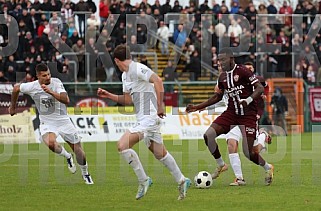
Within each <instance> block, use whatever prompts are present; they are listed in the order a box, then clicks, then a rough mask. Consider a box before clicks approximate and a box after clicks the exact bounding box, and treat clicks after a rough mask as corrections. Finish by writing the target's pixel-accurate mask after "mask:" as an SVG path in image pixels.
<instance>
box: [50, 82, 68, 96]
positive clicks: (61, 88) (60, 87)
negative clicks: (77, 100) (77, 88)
mask: <svg viewBox="0 0 321 211" xmlns="http://www.w3.org/2000/svg"><path fill="white" fill-rule="evenodd" d="M52 80H53V82H54V83H55V84H56V85H57V86H56V87H57V88H56V89H57V90H56V92H57V93H58V94H59V93H62V92H66V90H65V87H64V85H63V84H62V82H61V80H60V79H58V78H52Z"/></svg>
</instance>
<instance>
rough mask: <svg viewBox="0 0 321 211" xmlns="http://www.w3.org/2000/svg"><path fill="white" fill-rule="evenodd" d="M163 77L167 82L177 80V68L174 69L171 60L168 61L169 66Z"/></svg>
mask: <svg viewBox="0 0 321 211" xmlns="http://www.w3.org/2000/svg"><path fill="white" fill-rule="evenodd" d="M162 76H163V77H164V79H165V81H174V80H175V79H176V78H177V77H176V72H175V68H174V67H173V62H172V61H171V60H168V61H167V66H166V67H165V68H164V70H163V73H162Z"/></svg>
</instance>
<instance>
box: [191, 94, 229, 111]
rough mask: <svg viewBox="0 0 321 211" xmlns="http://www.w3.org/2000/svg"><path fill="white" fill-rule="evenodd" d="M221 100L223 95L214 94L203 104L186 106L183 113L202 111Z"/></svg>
mask: <svg viewBox="0 0 321 211" xmlns="http://www.w3.org/2000/svg"><path fill="white" fill-rule="evenodd" d="M222 98H223V94H221V93H217V92H214V95H213V96H212V97H211V98H210V99H208V100H207V101H205V102H202V103H200V104H198V105H192V104H189V105H187V106H186V109H185V111H186V112H187V113H190V112H194V111H201V110H204V109H205V108H206V107H208V106H211V105H213V104H215V103H218V102H220V101H221V100H222Z"/></svg>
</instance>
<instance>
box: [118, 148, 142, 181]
mask: <svg viewBox="0 0 321 211" xmlns="http://www.w3.org/2000/svg"><path fill="white" fill-rule="evenodd" d="M120 154H121V155H122V156H123V158H124V159H125V160H126V162H127V163H128V164H129V165H131V167H132V168H133V169H134V172H135V174H136V176H137V178H138V181H139V182H144V181H146V180H147V175H146V173H145V171H144V168H143V165H142V163H141V162H140V160H139V157H138V155H137V153H136V152H135V151H134V150H133V149H126V150H123V151H121V152H120Z"/></svg>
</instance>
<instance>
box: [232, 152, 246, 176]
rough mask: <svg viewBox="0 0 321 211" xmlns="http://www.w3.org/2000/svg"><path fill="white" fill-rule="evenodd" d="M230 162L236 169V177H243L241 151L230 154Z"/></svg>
mask: <svg viewBox="0 0 321 211" xmlns="http://www.w3.org/2000/svg"><path fill="white" fill-rule="evenodd" d="M229 158H230V163H231V166H232V169H233V171H234V174H235V177H236V178H238V179H243V173H242V167H241V160H240V156H239V153H232V154H229Z"/></svg>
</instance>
